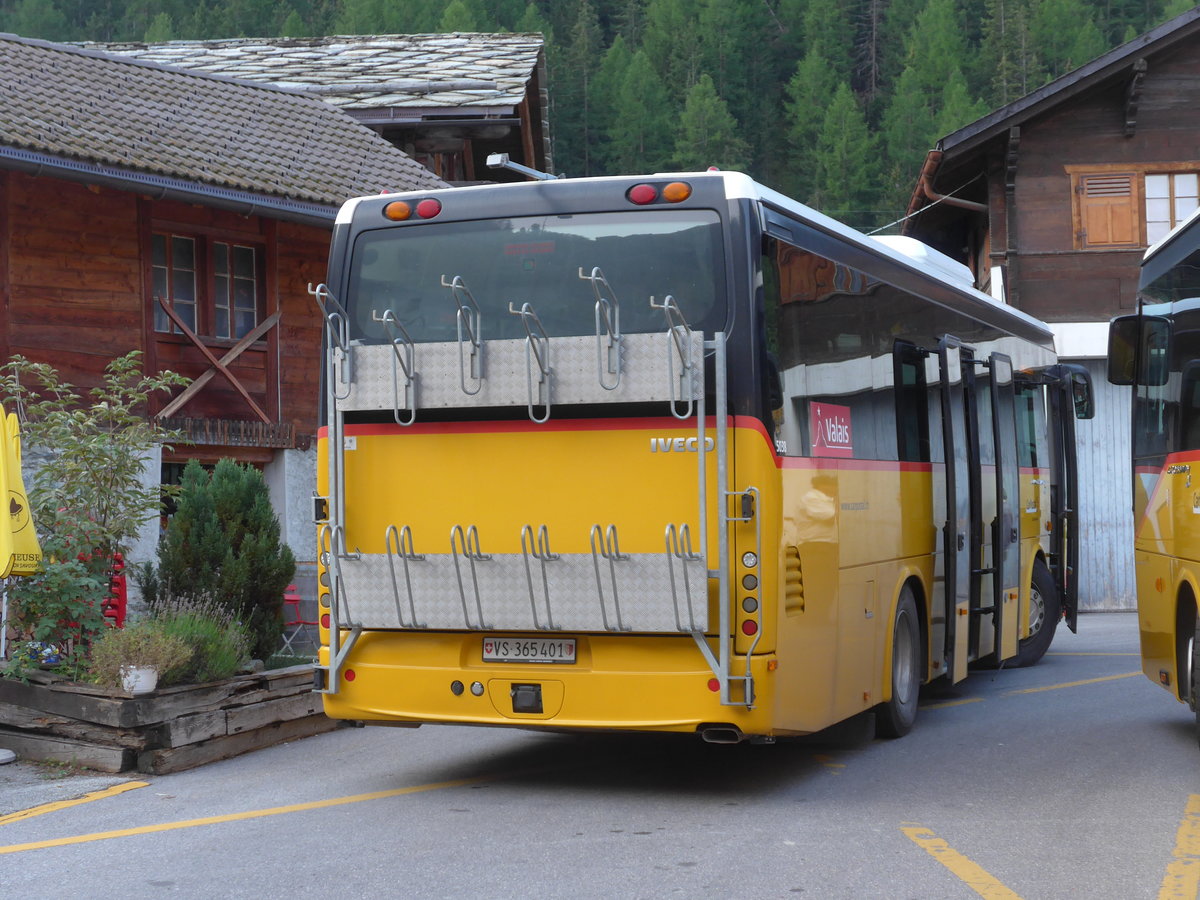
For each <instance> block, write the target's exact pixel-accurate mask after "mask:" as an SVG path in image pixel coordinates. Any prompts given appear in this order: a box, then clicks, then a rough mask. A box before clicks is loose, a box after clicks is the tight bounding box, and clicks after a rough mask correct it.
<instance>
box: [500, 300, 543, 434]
mask: <svg viewBox="0 0 1200 900" xmlns="http://www.w3.org/2000/svg"><path fill="white" fill-rule="evenodd" d="M508 311H509V312H510V313H512V314H513V315H514V316H520V317H521V324H522V325H523V326H525V380H526V384H527V385H528V389H529V403H528V404H527V407H528V409H529V418H530V419H531V420H532V421H534V422H536V423H537V424H539V425H541V424H542V423H544V422H545V421H547V420H548V419H549V418H550V386H551V383H552V381H553V373H552V372H551V371H550V338H549V337H548V336H547V334H546V329H545V328H543V327H542V320H541V319H539V318H538V317H537V313H535V312H534V311H533V306H532V304H529V303H522V304H521V308H520V309H515V308H514V307H513V305H512V303H509V304H508ZM534 363H537V376H536V381H537V391H536V392H535V391H534V389H533V385H534V381H535V377H534V371H533V370H534ZM535 393H536V397H535ZM535 406H542V407H544V408H545V410H546V413H545V415H543V416H542V417H541V418H538V416H537V415H535V414H534V411H533V408H534V407H535Z"/></svg>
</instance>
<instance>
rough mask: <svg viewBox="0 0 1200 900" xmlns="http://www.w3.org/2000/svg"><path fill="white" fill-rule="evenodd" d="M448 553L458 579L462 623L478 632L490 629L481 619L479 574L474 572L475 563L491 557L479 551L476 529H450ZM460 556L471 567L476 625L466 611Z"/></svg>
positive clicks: (468, 527) (465, 593)
mask: <svg viewBox="0 0 1200 900" xmlns="http://www.w3.org/2000/svg"><path fill="white" fill-rule="evenodd" d="M450 553H451V554H452V555H453V557H454V574H455V576H456V577H457V578H458V594H459V597H460V598H461V600H462V610H463V621H464V622H465V624H466V627H467V628H475V629H478V630H483V629H485V628H491V627H492V626H491V625H489V624H488V622H487V620H485V619H484V617H483V598H482V597H481V596H480V594H479V574H478V572H476V570H475V563H477V562H487V561H488V560H490V559H491V558H492V557H491V555H490V554H487V553H484V552H483V551H482V550H480V548H479V531H478V529H477V528H476V527H475V526H474V525H468V526H467V528H466V531H464V530H463V527H462V526H461V525H455V526H454V527H453V528H451V529H450ZM460 556H461V558H463V559H465V560H466V561H467V562H468V563H470V565H471V589H472V592H473V593H474V595H475V611H476V612H477V613H478V614H479V624H478V625H472V624H471V614H470V613H469V612H468V611H467V590H466V587H465V586H464V584H463V577H462V569H461V568H460V566H459V558H460Z"/></svg>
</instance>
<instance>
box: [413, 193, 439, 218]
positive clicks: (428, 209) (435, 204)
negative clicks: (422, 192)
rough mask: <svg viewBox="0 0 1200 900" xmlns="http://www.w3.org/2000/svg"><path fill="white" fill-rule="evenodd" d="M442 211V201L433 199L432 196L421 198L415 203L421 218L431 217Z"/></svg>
mask: <svg viewBox="0 0 1200 900" xmlns="http://www.w3.org/2000/svg"><path fill="white" fill-rule="evenodd" d="M441 211H442V201H441V200H434V199H433V198H432V197H430V198H428V199H426V200H422V201H421V202H420V203H418V204H417V215H418V216H420V217H421V218H422V219H432V218H433V217H434V216H436V215H437V214H438V213H440V212H441Z"/></svg>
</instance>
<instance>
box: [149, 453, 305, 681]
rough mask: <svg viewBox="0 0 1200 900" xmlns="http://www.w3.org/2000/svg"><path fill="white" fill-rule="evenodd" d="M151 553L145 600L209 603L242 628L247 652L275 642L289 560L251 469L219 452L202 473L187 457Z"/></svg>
mask: <svg viewBox="0 0 1200 900" xmlns="http://www.w3.org/2000/svg"><path fill="white" fill-rule="evenodd" d="M158 558H159V564H158V567H157V569H155V568H153V567H151V568H150V569H149V572H148V575H149V577H147V578H146V580H145V585H146V586H150V585H152V586H153V587H154V589H153V593H152V594H151V593H148V594H147V597H146V599H147V602H149V603H150V604H151V606H152V607H153V606H155V605H157V604H161V603H163V602H165V601H168V600H173V599H182V600H199V601H209V602H215V603H216V604H218V605H219V606H221V607H222V608H224V609H226V610H228V611H229V612H230V613H232V614H233V615H234V616H235V617H236V618H238V619H239V620H240V621H241V622H242V623H243V624H244V625H246V626H247V628H248V629H249V630H250V632H251V634H252V635H253V641H254V644H253V647H252V648H251V650H252V652H253V653H254V655H255V656H257V657H258V658H260V659H266V658H268V657H269V656H270V655H271V654H273V653H274V652H275V651H276V649H278V646H279V637H280V634H281V632H282V627H283V626H282V616H281V609H282V606H283V591H284V589H285V588H286V587H287V584H288V582H289V581H290V580H291V579H292V576H293V575H294V574H295V571H296V561H295V559H294V557H293V556H292V551H291V550H290V549H289V548H288V547H287V545H285V544H282V543H281V542H280V529H279V519H278V518H277V517H276V516H275V512H274V510H273V509H272V508H271V501H270V497H269V495H268V492H267V486H266V483H265V482H264V481H263V478H262V475H261V474H260V473H259V472H258V470H257V469H254V468H253V467H251V466H242V465H240V464H238V463H236V462H233V461H232V460H228V459H223V460H221V461H219V462H218V463H217V465H216V467H215V468H214V469H213V472H212V476H211V477H210V476H209V474H208V473H207V472H205V471H204V469H203V468H201V467H200V465H199V464H198V463H197V462H196V461H195V460H191V461H190V462H189V463H188V464H187V466H186V467H185V468H184V472H183V478H182V479H181V492H180V495H179V503H178V508H177V510H176V512H175V515H174V516H172V517H171V521H170V523H169V524H168V525H167V530H166V533H165V535H164V536H163V540H162V543H161V544H160V545H159V554H158Z"/></svg>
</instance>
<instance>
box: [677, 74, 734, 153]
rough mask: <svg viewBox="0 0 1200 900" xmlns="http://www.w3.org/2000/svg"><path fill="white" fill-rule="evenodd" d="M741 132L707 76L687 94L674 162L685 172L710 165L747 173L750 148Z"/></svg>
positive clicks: (701, 78)
mask: <svg viewBox="0 0 1200 900" xmlns="http://www.w3.org/2000/svg"><path fill="white" fill-rule="evenodd" d="M738 131H739V129H738V127H737V121H736V120H735V119H734V118H733V116H732V115H730V113H729V107H728V106H726V105H725V101H724V100H722V99H721V97H720V96H718V94H717V89H716V87H715V86H714V85H713V80H712V78H710V77H709V75H708V74H707V73H705V74H704V75H701V76H700V80H699V81H697V82H696V84H695V85H694V86H693V87H692V89H691V90H690V91H689V92H688V97H687V103H686V104H685V105H684V109H683V115H682V116H680V119H679V138H678V140H677V141H676V143H675V156H674V158H673V161H674V163H675V165H677V166H678V167H679V168H680V169H681V170H683V171H692V172H695V171H703V170H705V169H707V168H708V167H709V166H717V167H719V168H721V169H734V170H738V171H745V168H746V156H747V153H748V148H747V147H746V142H745V141H743V140H742V138H741V137H740V135H739V133H738Z"/></svg>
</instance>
